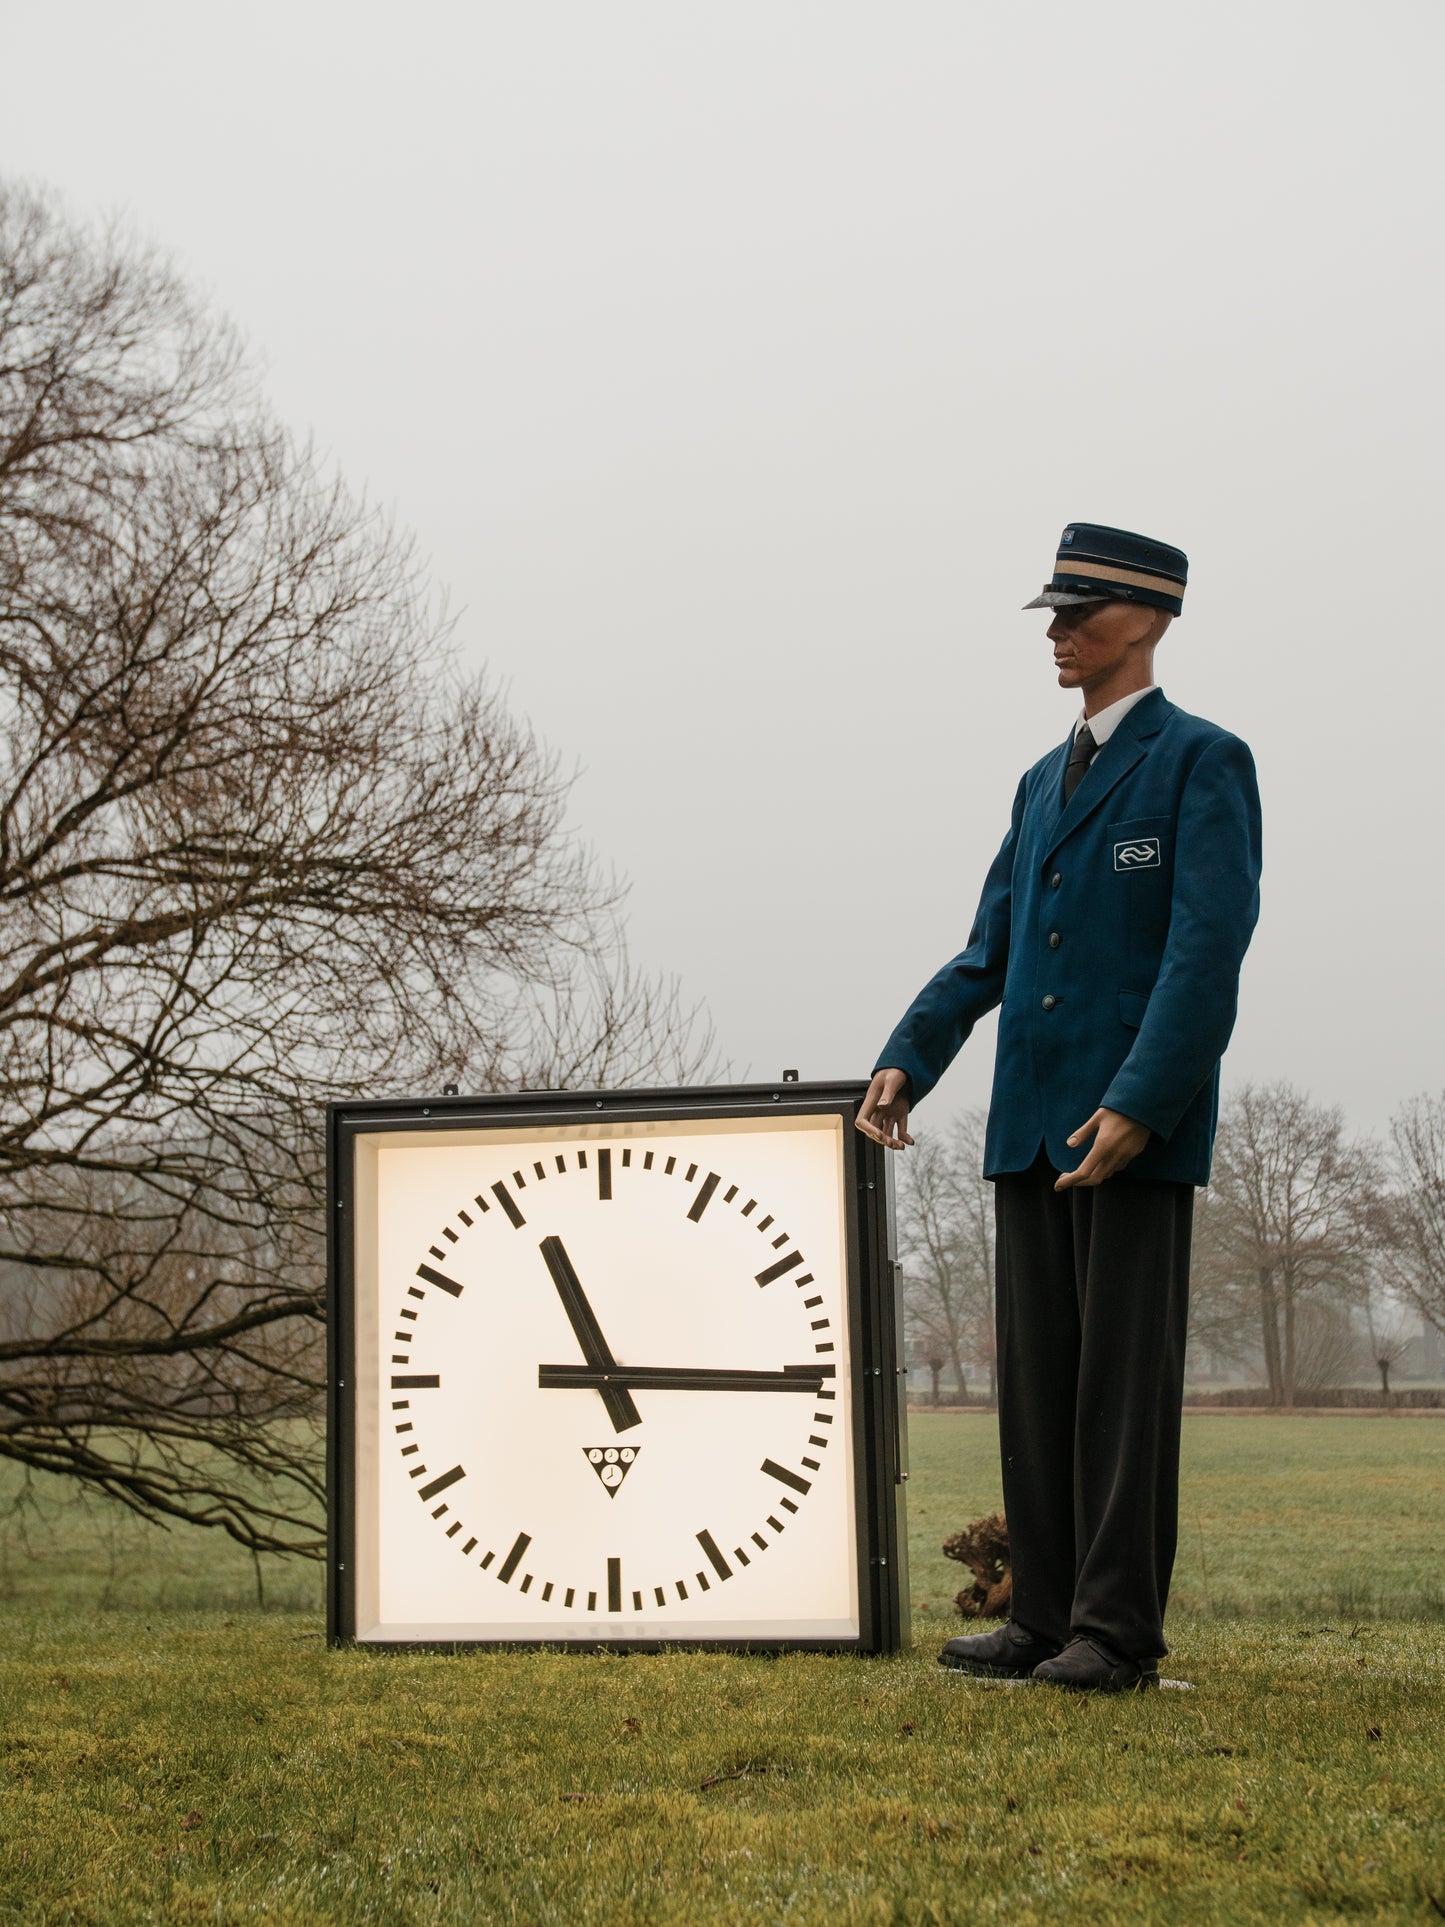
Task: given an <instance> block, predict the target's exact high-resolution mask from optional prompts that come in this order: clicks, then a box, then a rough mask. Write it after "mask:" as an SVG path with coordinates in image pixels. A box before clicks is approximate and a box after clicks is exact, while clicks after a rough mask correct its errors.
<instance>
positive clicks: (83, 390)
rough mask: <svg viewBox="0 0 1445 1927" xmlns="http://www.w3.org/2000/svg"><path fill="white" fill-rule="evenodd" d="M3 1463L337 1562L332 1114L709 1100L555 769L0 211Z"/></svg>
mask: <svg viewBox="0 0 1445 1927" xmlns="http://www.w3.org/2000/svg"><path fill="white" fill-rule="evenodd" d="M0 704H3V710H4V724H5V729H4V739H3V744H0V1092H3V1105H0V1288H3V1293H4V1311H3V1318H0V1454H3V1455H5V1456H7V1457H9V1458H12V1459H15V1460H18V1461H20V1462H22V1463H24V1464H27V1465H31V1466H37V1467H43V1468H46V1469H50V1470H54V1471H60V1472H65V1473H70V1474H73V1475H75V1476H77V1477H79V1478H81V1479H83V1480H85V1481H87V1482H88V1483H89V1484H90V1485H92V1486H94V1487H97V1488H100V1489H102V1490H104V1491H107V1492H110V1493H112V1494H114V1495H116V1496H118V1497H120V1498H122V1499H123V1500H125V1501H126V1502H127V1503H129V1504H131V1505H132V1506H134V1507H135V1508H137V1509H138V1510H139V1511H141V1512H143V1513H145V1514H146V1515H147V1516H150V1517H160V1518H164V1517H172V1518H181V1519H187V1520H194V1521H198V1522H201V1523H205V1524H210V1525H219V1526H221V1527H222V1528H223V1529H225V1530H226V1531H228V1532H230V1533H231V1534H232V1535H233V1536H235V1537H236V1538H237V1539H239V1540H240V1541H241V1542H242V1543H244V1544H247V1545H249V1546H251V1547H253V1548H269V1549H276V1550H301V1551H307V1552H312V1553H315V1552H318V1551H319V1549H320V1545H321V1537H320V1529H319V1527H320V1520H319V1505H320V1500H321V1484H320V1478H319V1466H318V1461H317V1454H316V1449H315V1439H314V1437H313V1436H312V1427H313V1426H314V1423H315V1413H316V1409H317V1393H318V1391H319V1389H320V1387H321V1383H322V1358H321V1317H322V1291H321V1287H322V1265H323V1255H322V1254H323V1222H322V1219H323V1212H322V1202H323V1198H322V1184H323V1173H322V1168H321V1161H320V1153H321V1145H320V1136H319V1124H320V1116H321V1106H322V1104H323V1102H324V1100H325V1099H327V1098H331V1097H348V1096H361V1095H366V1096H375V1095H380V1094H384V1093H388V1092H403V1091H408V1090H417V1089H423V1090H424V1089H428V1088H431V1089H434V1088H436V1087H437V1086H438V1085H439V1084H440V1082H441V1080H442V1079H443V1077H445V1076H450V1077H455V1078H458V1079H462V1080H464V1081H465V1083H466V1084H467V1086H468V1087H469V1088H471V1089H474V1090H485V1089H493V1088H503V1087H507V1086H510V1085H515V1084H517V1083H519V1082H526V1083H531V1084H541V1083H553V1082H559V1081H560V1082H572V1081H579V1080H587V1081H602V1080H606V1081H615V1080H619V1079H622V1078H624V1077H631V1078H641V1079H649V1078H657V1077H673V1078H685V1077H687V1076H689V1075H692V1074H694V1073H695V1071H696V1070H697V1068H698V1067H699V1066H700V1064H701V1063H702V1062H703V1061H704V1060H705V1059H706V1058H707V1056H708V1055H709V1048H710V1047H709V1043H708V1039H707V1038H706V1036H705V1035H703V1034H701V1033H700V1032H699V1030H698V1027H697V1025H696V1024H695V1023H694V1022H693V1020H692V1019H691V1018H690V1017H689V1015H688V1014H687V1013H686V1012H684V1011H682V1010H680V1009H679V1007H678V1004H677V1000H676V996H675V993H673V992H672V991H670V990H669V989H668V988H667V987H666V986H664V987H661V988H659V987H658V986H655V985H653V984H650V983H648V982H646V981H644V980H641V979H639V978H637V977H636V976H634V975H633V974H632V973H630V972H629V970H628V969H627V966H626V960H625V956H624V954H623V952H622V948H621V937H620V926H619V923H618V915H617V912H618V901H619V892H618V890H617V888H616V886H615V884H614V883H613V882H612V881H611V880H610V879H608V878H607V877H606V876H605V875H604V874H602V873H601V872H600V871H599V869H598V867H597V865H596V863H595V862H594V860H593V859H592V858H591V857H590V856H589V854H588V853H587V851H586V850H585V849H583V848H582V847H581V846H579V845H578V844H577V843H576V842H575V841H574V840H573V839H572V837H571V836H570V835H569V833H568V831H567V828H566V825H565V822H564V810H565V805H566V796H567V784H566V782H565V781H564V780H563V779H562V776H561V775H560V773H559V771H558V768H557V766H556V764H555V762H554V761H553V760H552V759H551V758H550V757H549V756H548V755H547V754H546V753H545V752H544V751H543V750H542V748H541V747H540V746H539V745H538V743H537V742H536V741H535V740H534V738H533V737H532V735H531V734H530V732H529V731H528V730H527V729H526V727H525V726H524V725H523V724H521V723H520V722H519V721H518V720H517V719H516V718H515V717H513V716H512V715H511V714H510V713H509V712H508V710H507V708H506V706H505V704H504V703H503V702H502V700H501V698H500V697H499V695H498V694H497V692H496V690H495V689H494V688H493V687H492V686H491V685H490V684H489V683H488V682H487V681H486V680H485V679H483V678H480V677H478V676H475V675H468V674H465V673H463V671H462V670H461V668H460V667H459V665H458V662H457V659H456V656H455V654H454V653H453V650H452V647H451V641H450V632H449V628H448V625H447V623H446V621H445V619H444V617H443V615H442V612H441V611H439V610H438V609H437V608H435V607H434V606H433V604H432V602H431V600H430V599H429V597H428V594H427V592H426V588H425V584H424V583H423V581H422V579H421V576H420V574H419V571H418V569H417V566H416V563H415V559H414V557H413V554H412V552H411V550H410V548H409V547H408V545H407V543H406V542H405V541H403V540H401V539H399V538H398V537H397V536H396V535H395V534H394V533H393V532H392V531H391V530H390V529H389V528H388V527H387V525H386V524H385V522H384V521H383V520H382V519H381V518H380V517H378V516H377V515H376V514H375V513H374V512H372V511H370V510H368V509H367V508H366V506H365V505H364V504H362V503H359V502H358V501H356V500H355V499H354V498H353V497H352V496H351V495H349V494H348V492H347V491H346V489H345V488H344V487H343V486H342V485H341V484H340V483H339V482H336V481H334V480H328V479H327V478H325V477H324V476H323V475H322V474H321V472H320V471H319V469H318V467H317V465H316V463H315V461H314V460H313V459H312V457H311V456H310V454H309V453H308V452H307V451H306V450H305V449H301V448H298V447H296V446H295V445H294V444H293V443H292V442H291V441H290V440H289V439H288V438H287V437H286V436H285V435H284V434H283V433H281V432H280V431H279V430H278V429H276V428H275V427H274V426H273V425H272V424H271V423H270V422H269V421H268V420H267V419H266V417H265V416H264V415H263V414H262V413H261V412H260V410H259V407H258V405H257V404H256V402H255V400H254V397H253V394H252V390H251V388H250V385H249V381H248V377H247V375H246V371H245V367H244V364H243V361H242V358H241V356H240V355H239V353H238V350H237V347H236V343H235V341H234V339H233V338H232V336H231V335H230V333H229V331H228V330H227V329H226V328H225V327H224V326H220V325H218V324H216V323H214V322H213V321H211V320H210V319H209V318H208V317H207V316H206V315H205V314H204V312H203V311H202V310H201V309H200V308H199V307H198V306H197V305H196V304H195V303H194V302H193V301H192V299H191V297H190V296H189V294H188V293H187V291H186V290H185V288H184V287H183V286H182V284H181V283H180V282H179V281H178V280H177V279H176V277H175V276H174V275H173V274H172V273H171V271H170V270H169V269H168V268H167V267H166V266H165V264H164V263H162V262H159V261H157V260H156V259H154V258H153V257H150V256H148V255H146V254H144V253H143V252H138V251H136V250H134V249H132V248H130V247H129V246H128V245H127V244H126V243H125V242H124V240H123V239H122V238H120V237H118V236H116V235H115V234H102V235H99V236H95V235H91V234H89V233H87V232H85V231H83V230H80V229H78V228H76V227H75V226H73V225H71V224H70V223H69V222H68V221H67V220H66V219H65V218H64V217H63V216H62V215H61V214H59V213H58V212H57V211H56V209H55V208H54V206H53V205H51V204H50V203H48V202H46V201H45V200H44V199H43V198H39V197H36V196H35V195H32V194H28V193H24V192H18V191H13V190H6V191H3V192H0Z"/></svg>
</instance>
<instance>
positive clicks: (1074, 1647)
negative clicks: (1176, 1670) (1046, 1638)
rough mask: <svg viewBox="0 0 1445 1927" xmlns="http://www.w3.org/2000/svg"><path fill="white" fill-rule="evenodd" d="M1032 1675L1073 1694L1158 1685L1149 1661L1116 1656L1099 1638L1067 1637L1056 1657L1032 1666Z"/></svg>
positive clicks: (1130, 1690)
mask: <svg viewBox="0 0 1445 1927" xmlns="http://www.w3.org/2000/svg"><path fill="white" fill-rule="evenodd" d="M1033 1676H1034V1678H1035V1679H1041V1680H1043V1681H1044V1683H1045V1684H1046V1685H1048V1686H1071V1687H1072V1688H1073V1689H1074V1691H1075V1692H1076V1693H1142V1692H1147V1691H1148V1690H1149V1688H1150V1687H1154V1686H1157V1685H1158V1684H1159V1673H1158V1670H1157V1668H1156V1667H1155V1666H1154V1665H1153V1664H1152V1663H1151V1662H1150V1661H1149V1660H1146V1659H1120V1657H1119V1655H1118V1654H1117V1653H1114V1652H1111V1651H1110V1650H1109V1648H1108V1647H1107V1646H1105V1645H1104V1644H1103V1642H1102V1641H1101V1640H1097V1639H1087V1638H1080V1639H1071V1640H1070V1641H1069V1643H1068V1645H1067V1646H1066V1647H1065V1648H1064V1650H1063V1651H1062V1652H1061V1653H1060V1654H1059V1655H1058V1657H1057V1658H1056V1659H1046V1660H1044V1661H1043V1663H1042V1664H1041V1665H1038V1666H1035V1668H1034V1675H1033Z"/></svg>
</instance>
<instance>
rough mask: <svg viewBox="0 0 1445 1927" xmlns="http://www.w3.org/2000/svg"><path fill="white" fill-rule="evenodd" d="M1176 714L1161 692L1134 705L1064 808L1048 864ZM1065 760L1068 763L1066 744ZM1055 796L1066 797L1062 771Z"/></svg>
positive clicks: (1048, 851)
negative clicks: (1150, 739) (1063, 843)
mask: <svg viewBox="0 0 1445 1927" xmlns="http://www.w3.org/2000/svg"><path fill="white" fill-rule="evenodd" d="M1173 712H1174V705H1173V704H1172V703H1171V702H1170V701H1169V700H1168V699H1167V698H1166V696H1165V695H1164V692H1163V690H1161V689H1155V690H1153V691H1151V692H1150V694H1149V695H1147V696H1145V697H1144V699H1143V701H1142V702H1137V703H1135V705H1134V707H1133V708H1132V709H1131V710H1130V711H1129V713H1128V715H1127V716H1125V717H1124V718H1123V720H1122V721H1121V722H1120V724H1119V726H1118V728H1117V729H1116V730H1115V731H1114V733H1113V735H1112V736H1111V737H1110V738H1109V740H1108V742H1107V743H1105V744H1104V746H1103V748H1102V749H1101V750H1100V751H1099V753H1098V755H1097V756H1096V757H1095V758H1094V760H1093V762H1092V763H1090V765H1089V767H1088V768H1087V769H1086V770H1085V771H1084V778H1083V781H1082V782H1081V783H1080V784H1079V787H1078V788H1077V789H1076V790H1075V791H1074V793H1073V795H1072V796H1071V797H1070V798H1069V801H1068V802H1067V803H1066V804H1065V805H1064V810H1063V814H1062V815H1061V816H1060V817H1059V820H1058V822H1057V823H1055V825H1054V827H1053V831H1052V833H1051V835H1050V837H1049V842H1048V847H1047V848H1046V849H1045V851H1044V861H1045V862H1047V861H1048V859H1049V858H1050V857H1051V856H1052V855H1053V853H1054V851H1055V850H1057V849H1058V847H1059V845H1060V844H1061V843H1062V842H1063V841H1064V839H1065V837H1068V836H1072V835H1073V833H1074V831H1075V830H1076V829H1077V828H1078V827H1079V825H1080V824H1081V823H1082V822H1084V821H1085V820H1086V819H1087V818H1088V817H1090V816H1092V815H1093V813H1094V811H1095V810H1096V809H1098V807H1099V805H1100V804H1101V803H1102V802H1103V801H1104V798H1105V797H1106V796H1107V795H1108V794H1109V792H1110V790H1112V789H1113V788H1114V787H1115V786H1116V785H1117V784H1118V783H1121V782H1122V781H1123V779H1124V778H1125V777H1126V776H1127V775H1128V774H1129V772H1130V770H1131V769H1133V768H1134V767H1135V766H1136V765H1137V764H1139V763H1142V762H1143V760H1144V758H1145V757H1146V756H1147V755H1148V754H1149V738H1150V737H1152V736H1157V735H1158V734H1159V731H1160V730H1161V729H1162V728H1163V727H1164V725H1165V723H1166V722H1167V721H1168V719H1169V717H1170V716H1171V715H1172V714H1173ZM1064 756H1065V759H1067V756H1068V745H1067V744H1066V745H1065V748H1064ZM1054 794H1055V795H1056V796H1061V795H1062V794H1063V772H1062V770H1060V772H1059V775H1058V783H1057V787H1056V788H1055V791H1054Z"/></svg>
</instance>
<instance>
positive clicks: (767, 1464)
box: [760, 1459, 816, 1492]
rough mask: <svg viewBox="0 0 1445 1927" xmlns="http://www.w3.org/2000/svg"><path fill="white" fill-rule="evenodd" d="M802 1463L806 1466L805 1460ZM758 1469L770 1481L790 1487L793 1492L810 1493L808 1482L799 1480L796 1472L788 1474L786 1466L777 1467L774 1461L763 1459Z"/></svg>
mask: <svg viewBox="0 0 1445 1927" xmlns="http://www.w3.org/2000/svg"><path fill="white" fill-rule="evenodd" d="M804 1463H805V1464H806V1463H807V1461H806V1460H805V1461H804ZM760 1469H761V1470H762V1471H764V1472H766V1473H767V1475H768V1477H769V1478H770V1479H777V1480H778V1481H779V1483H780V1484H782V1485H788V1486H791V1487H792V1488H793V1490H794V1492H810V1491H811V1490H812V1483H811V1481H810V1480H808V1479H802V1478H799V1476H798V1474H797V1473H796V1472H790V1471H789V1470H788V1468H787V1466H785V1465H779V1464H778V1463H777V1461H776V1459H764V1460H763V1463H762V1466H761V1468H760ZM815 1470H816V1468H815Z"/></svg>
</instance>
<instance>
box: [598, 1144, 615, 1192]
mask: <svg viewBox="0 0 1445 1927" xmlns="http://www.w3.org/2000/svg"><path fill="white" fill-rule="evenodd" d="M611 1196H612V1153H611V1151H610V1150H608V1148H607V1146H606V1145H605V1144H604V1145H603V1147H602V1149H601V1150H600V1151H599V1152H598V1153H597V1198H598V1202H599V1203H601V1204H606V1203H607V1202H608V1200H609V1199H610V1198H611Z"/></svg>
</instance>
